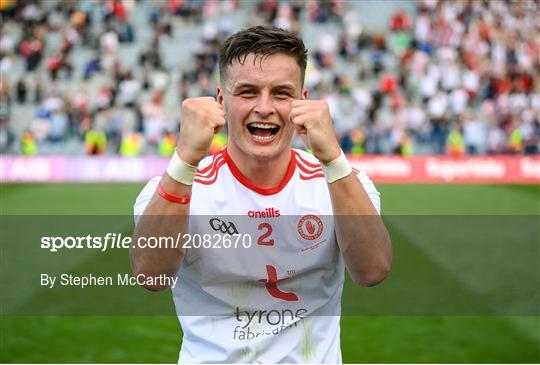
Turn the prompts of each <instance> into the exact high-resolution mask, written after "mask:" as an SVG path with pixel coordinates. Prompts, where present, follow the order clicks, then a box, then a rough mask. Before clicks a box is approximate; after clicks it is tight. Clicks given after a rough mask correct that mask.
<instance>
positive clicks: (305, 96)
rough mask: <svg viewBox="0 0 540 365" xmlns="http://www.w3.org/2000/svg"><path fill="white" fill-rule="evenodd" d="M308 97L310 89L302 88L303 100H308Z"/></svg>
mask: <svg viewBox="0 0 540 365" xmlns="http://www.w3.org/2000/svg"><path fill="white" fill-rule="evenodd" d="M307 98H308V91H307V89H306V88H304V89H303V90H302V100H306V99H307Z"/></svg>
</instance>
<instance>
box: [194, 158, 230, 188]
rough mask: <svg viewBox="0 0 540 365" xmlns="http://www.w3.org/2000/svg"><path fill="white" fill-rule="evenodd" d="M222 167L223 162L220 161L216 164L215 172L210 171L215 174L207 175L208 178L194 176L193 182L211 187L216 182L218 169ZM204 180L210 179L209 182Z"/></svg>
mask: <svg viewBox="0 0 540 365" xmlns="http://www.w3.org/2000/svg"><path fill="white" fill-rule="evenodd" d="M223 165H225V160H221V161H220V162H218V164H217V165H216V168H215V170H212V171H215V173H213V174H211V175H208V176H195V179H194V180H193V181H195V182H198V183H200V184H203V185H212V184H213V183H215V182H216V180H217V178H218V175H219V169H220V168H221V167H222V166H223ZM205 179H210V180H205Z"/></svg>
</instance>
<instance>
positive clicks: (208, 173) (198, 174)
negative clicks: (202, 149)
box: [195, 155, 224, 177]
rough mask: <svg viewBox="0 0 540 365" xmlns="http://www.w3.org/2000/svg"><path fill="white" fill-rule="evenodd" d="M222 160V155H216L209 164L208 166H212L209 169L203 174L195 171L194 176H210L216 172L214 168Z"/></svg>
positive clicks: (220, 163)
mask: <svg viewBox="0 0 540 365" xmlns="http://www.w3.org/2000/svg"><path fill="white" fill-rule="evenodd" d="M223 161H224V159H223V156H222V155H219V156H218V157H216V159H215V161H214V162H213V163H212V164H211V166H210V167H212V169H211V170H210V171H207V172H206V173H205V174H202V173H198V172H197V173H196V174H195V176H196V177H210V176H212V175H214V174H215V173H216V170H217V169H218V168H219V167H218V166H220V165H222V162H223Z"/></svg>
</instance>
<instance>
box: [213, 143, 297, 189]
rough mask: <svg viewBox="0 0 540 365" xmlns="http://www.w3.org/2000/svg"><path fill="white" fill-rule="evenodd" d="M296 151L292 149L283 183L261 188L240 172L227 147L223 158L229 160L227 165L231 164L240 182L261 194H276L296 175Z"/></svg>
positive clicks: (234, 174)
mask: <svg viewBox="0 0 540 365" xmlns="http://www.w3.org/2000/svg"><path fill="white" fill-rule="evenodd" d="M295 153H296V152H294V150H291V159H290V161H289V166H288V167H287V172H286V173H285V176H284V177H283V180H282V181H281V183H280V184H279V185H278V186H276V187H273V188H261V187H259V186H257V185H255V184H254V183H252V182H251V181H249V179H248V178H247V177H245V176H244V175H243V174H242V173H241V172H240V170H239V169H238V167H237V166H236V165H235V164H234V161H233V160H232V159H231V157H230V156H229V154H228V153H227V150H226V149H224V150H223V158H224V159H225V161H227V165H228V166H229V169H230V170H231V173H232V174H233V176H234V177H235V178H236V180H238V182H240V183H241V184H242V185H244V186H245V187H246V188H248V189H250V190H253V191H254V192H256V193H259V194H261V195H274V194H277V193H279V192H280V191H281V190H283V188H284V187H285V186H287V184H288V183H289V181H290V180H291V178H292V176H293V175H294V170H295V166H296V162H295V159H294V154H295Z"/></svg>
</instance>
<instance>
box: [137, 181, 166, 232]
mask: <svg viewBox="0 0 540 365" xmlns="http://www.w3.org/2000/svg"><path fill="white" fill-rule="evenodd" d="M160 180H161V177H160V176H156V177H154V178H153V179H152V180H150V181H149V182H148V183H147V184H146V185H145V187H144V188H143V189H142V191H141V192H140V193H139V196H137V199H135V204H133V214H134V217H135V225H136V224H137V223H138V222H139V217H140V216H141V215H142V214H143V213H144V210H145V209H146V206H147V205H148V203H149V202H150V199H152V196H153V195H154V192H155V191H156V189H157V186H158V184H159V181H160Z"/></svg>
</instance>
